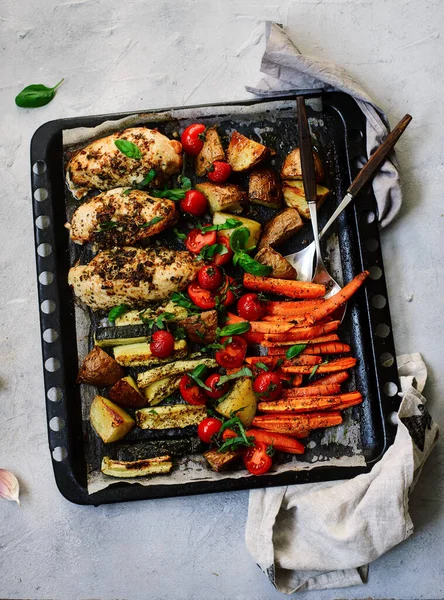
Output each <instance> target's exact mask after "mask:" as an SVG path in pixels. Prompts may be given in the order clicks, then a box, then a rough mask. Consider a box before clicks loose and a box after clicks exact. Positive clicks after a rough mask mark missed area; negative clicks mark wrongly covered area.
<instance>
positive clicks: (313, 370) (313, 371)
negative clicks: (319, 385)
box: [308, 360, 328, 379]
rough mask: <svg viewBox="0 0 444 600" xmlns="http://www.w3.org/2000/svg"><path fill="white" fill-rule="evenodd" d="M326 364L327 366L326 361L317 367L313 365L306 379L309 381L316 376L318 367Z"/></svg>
mask: <svg viewBox="0 0 444 600" xmlns="http://www.w3.org/2000/svg"><path fill="white" fill-rule="evenodd" d="M327 364H328V360H324V362H321V363H319V364H318V365H315V366H314V367H313V369H312V370H311V373H310V375H309V376H308V379H311V378H312V377H314V376H315V375H316V371H317V370H318V369H319V367H321V366H322V365H327Z"/></svg>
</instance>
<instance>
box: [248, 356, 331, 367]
mask: <svg viewBox="0 0 444 600" xmlns="http://www.w3.org/2000/svg"><path fill="white" fill-rule="evenodd" d="M281 358H282V357H279V356H247V358H246V359H245V362H246V363H248V364H249V365H255V364H256V363H260V362H261V363H264V365H267V367H270V368H275V367H276V366H277V363H278V361H279V360H281ZM321 362H322V358H321V357H320V356H313V355H308V356H298V357H297V358H291V359H289V360H287V359H285V360H284V361H283V362H282V363H281V364H282V367H291V366H293V365H309V366H314V365H320V364H321Z"/></svg>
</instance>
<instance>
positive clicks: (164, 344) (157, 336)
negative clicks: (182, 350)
mask: <svg viewBox="0 0 444 600" xmlns="http://www.w3.org/2000/svg"><path fill="white" fill-rule="evenodd" d="M150 350H151V354H154V356H157V358H166V357H167V356H170V354H172V353H173V350H174V337H173V335H172V334H171V333H170V332H169V331H164V330H161V331H156V332H155V333H153V335H152V336H151V343H150Z"/></svg>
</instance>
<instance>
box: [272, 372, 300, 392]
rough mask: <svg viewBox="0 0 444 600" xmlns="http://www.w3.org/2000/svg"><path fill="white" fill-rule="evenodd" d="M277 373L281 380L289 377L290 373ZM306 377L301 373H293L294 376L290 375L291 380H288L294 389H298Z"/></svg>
mask: <svg viewBox="0 0 444 600" xmlns="http://www.w3.org/2000/svg"><path fill="white" fill-rule="evenodd" d="M276 373H277V374H278V375H279V377H280V378H281V379H283V378H284V377H288V373H282V375H281V372H279V371H276ZM303 378H304V376H303V375H301V374H300V373H296V374H295V373H293V375H290V379H287V381H289V382H290V384H291V386H292V388H297V387H299V386H300V385H301V383H302V380H303Z"/></svg>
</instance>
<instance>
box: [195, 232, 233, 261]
mask: <svg viewBox="0 0 444 600" xmlns="http://www.w3.org/2000/svg"><path fill="white" fill-rule="evenodd" d="M185 237H186V236H185ZM227 252H228V249H227V247H226V246H224V245H223V244H211V245H210V246H204V247H203V248H202V250H201V251H200V252H199V254H198V255H197V256H196V259H197V260H208V259H210V258H213V256H214V255H215V254H219V255H220V256H223V255H224V254H227Z"/></svg>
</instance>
